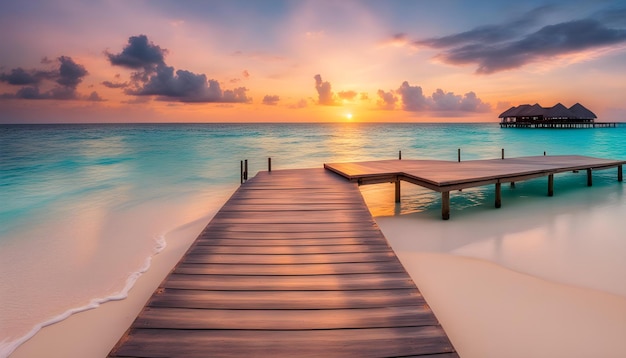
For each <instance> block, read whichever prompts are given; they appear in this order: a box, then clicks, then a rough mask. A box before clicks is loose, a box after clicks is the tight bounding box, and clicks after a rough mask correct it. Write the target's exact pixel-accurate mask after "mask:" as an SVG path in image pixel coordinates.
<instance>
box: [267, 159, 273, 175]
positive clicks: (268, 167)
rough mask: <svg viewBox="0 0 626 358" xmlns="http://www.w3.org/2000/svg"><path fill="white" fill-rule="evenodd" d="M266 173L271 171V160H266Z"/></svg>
mask: <svg viewBox="0 0 626 358" xmlns="http://www.w3.org/2000/svg"><path fill="white" fill-rule="evenodd" d="M267 171H268V172H271V171H272V158H271V157H270V158H267Z"/></svg>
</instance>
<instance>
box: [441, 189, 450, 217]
mask: <svg viewBox="0 0 626 358" xmlns="http://www.w3.org/2000/svg"><path fill="white" fill-rule="evenodd" d="M441 218H442V219H443V220H448V219H450V192H449V191H442V192H441Z"/></svg>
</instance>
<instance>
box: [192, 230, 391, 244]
mask: <svg viewBox="0 0 626 358" xmlns="http://www.w3.org/2000/svg"><path fill="white" fill-rule="evenodd" d="M341 238H360V239H372V238H376V239H378V240H381V242H387V241H386V240H384V239H381V237H380V231H379V230H359V231H350V232H346V231H306V232H302V231H301V232H278V231H273V232H259V231H256V232H255V231H252V232H249V231H248V232H246V231H232V230H223V229H219V230H218V229H217V228H215V227H213V226H211V227H208V228H207V229H205V230H204V231H203V232H202V233H200V236H199V239H201V240H213V239H239V240H246V239H249V240H260V239H262V240H271V239H274V240H284V239H289V240H299V239H306V240H309V239H341Z"/></svg>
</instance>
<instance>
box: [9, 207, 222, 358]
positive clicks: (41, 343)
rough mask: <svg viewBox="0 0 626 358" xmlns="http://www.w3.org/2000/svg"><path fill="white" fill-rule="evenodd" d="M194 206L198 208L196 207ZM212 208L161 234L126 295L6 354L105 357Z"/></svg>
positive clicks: (45, 330)
mask: <svg viewBox="0 0 626 358" xmlns="http://www.w3.org/2000/svg"><path fill="white" fill-rule="evenodd" d="M224 201H225V198H224V199H223V200H222V198H220V203H223V202H224ZM196 209H197V210H198V211H197V212H201V211H200V210H201V209H200V207H196ZM215 209H219V207H218V208H215ZM215 209H213V210H211V211H210V212H208V213H206V214H205V215H203V216H202V217H200V218H198V219H196V220H194V221H192V222H189V223H188V224H186V225H183V226H181V227H178V228H176V229H175V230H173V231H171V232H169V233H166V234H165V240H166V242H167V246H166V247H165V249H164V250H163V251H161V252H160V253H159V254H158V255H156V256H154V258H153V259H152V263H151V266H150V269H149V270H148V271H147V272H145V273H144V274H143V275H142V276H141V277H139V279H138V280H137V282H136V283H135V286H133V288H132V289H131V290H130V292H129V293H128V297H127V298H126V299H123V300H120V301H110V302H106V303H104V304H102V305H100V306H99V307H97V308H95V309H91V310H88V311H84V312H80V313H77V314H74V315H71V316H70V317H69V318H67V319H65V320H63V321H61V322H59V323H56V324H52V325H50V326H47V327H44V328H42V329H41V330H40V331H39V332H38V333H37V334H35V336H34V337H32V338H31V339H29V340H28V341H26V342H25V343H24V344H22V345H21V346H19V347H18V348H17V349H16V350H15V351H14V352H13V353H12V354H11V355H10V357H11V358H20V357H22V358H32V357H50V358H61V357H94V358H97V357H106V355H107V354H108V353H109V351H110V350H111V348H113V346H114V345H115V344H116V343H117V341H118V340H119V339H120V337H121V336H122V335H123V334H124V333H125V332H126V330H127V329H128V327H130V325H131V323H132V322H133V321H134V320H135V317H136V316H137V314H138V313H139V312H140V311H141V309H142V308H143V306H144V305H145V303H146V301H147V300H148V299H149V298H150V296H151V295H152V293H153V292H154V290H155V289H156V288H157V287H158V286H159V284H160V283H161V281H162V280H163V279H164V278H165V277H166V276H167V274H169V272H170V271H171V270H172V268H173V267H174V266H175V265H176V263H177V262H178V261H179V260H180V258H181V257H182V256H183V254H184V253H185V252H186V251H187V249H188V248H189V246H190V245H191V244H192V243H193V241H194V240H195V238H196V237H197V236H198V235H199V234H200V232H201V231H202V229H204V227H205V226H206V225H207V223H208V222H209V221H210V220H211V218H212V217H213V215H215V212H216V210H215Z"/></svg>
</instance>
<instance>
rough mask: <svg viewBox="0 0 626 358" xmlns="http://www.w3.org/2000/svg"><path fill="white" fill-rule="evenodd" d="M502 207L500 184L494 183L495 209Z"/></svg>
mask: <svg viewBox="0 0 626 358" xmlns="http://www.w3.org/2000/svg"><path fill="white" fill-rule="evenodd" d="M501 206H502V183H500V182H497V183H496V208H500V207H501Z"/></svg>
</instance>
